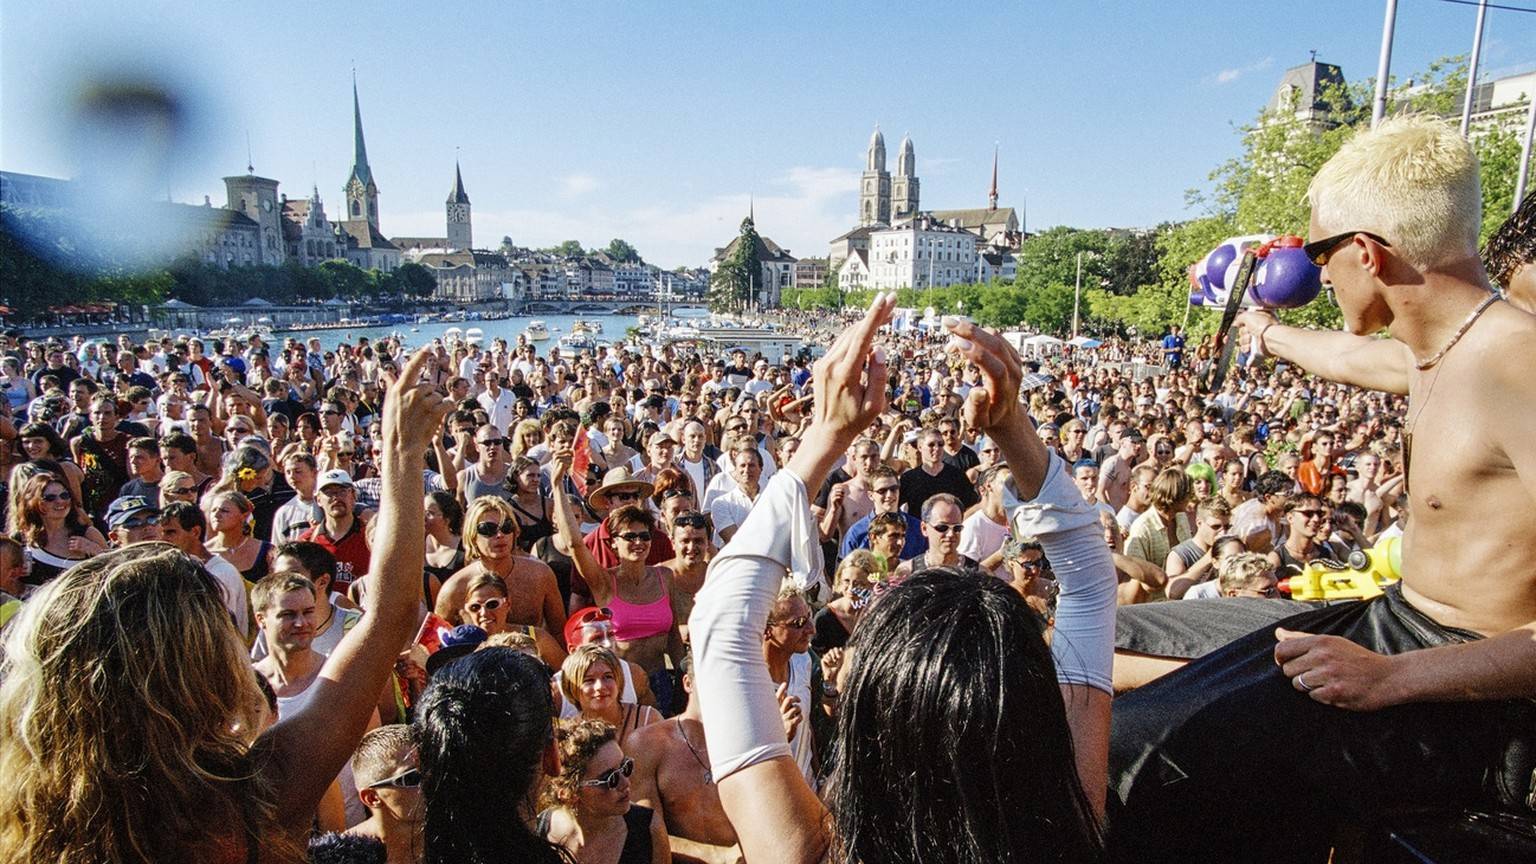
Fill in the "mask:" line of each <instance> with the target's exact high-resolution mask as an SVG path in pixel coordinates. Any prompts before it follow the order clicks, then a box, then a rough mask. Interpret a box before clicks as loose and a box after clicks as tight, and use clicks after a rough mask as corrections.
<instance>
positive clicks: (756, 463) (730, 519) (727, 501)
mask: <svg viewBox="0 0 1536 864" xmlns="http://www.w3.org/2000/svg"><path fill="white" fill-rule="evenodd" d="M727 455H728V456H729V457H730V460H731V474H732V477H733V479H735V481H736V488H734V489H732V490H730V491H729V492H725V493H724V494H721V495H718V496H716V497H715V499H714V500H713V501H712V502H711V503H710V505H709V514H710V516H711V517H712V518H713V520H714V523H715V533H716V534H718V535H719V537H720V539H721V541H723V542H725V543H729V542H731V538H732V537H734V536H736V529H737V528H740V527H741V523H742V522H745V521H746V519H747V514H748V513H750V512H752V504H753V503H754V502H756V501H757V496H758V495H759V494H760V493H761V492H762V477H763V456H762V453H761V452H759V450H758V448H756V447H754V446H752V443H751V442H750V441H749V440H747V439H745V438H742V439H738V440H737V442H736V444H735V446H733V447H731V449H730V452H729V453H728V454H727Z"/></svg>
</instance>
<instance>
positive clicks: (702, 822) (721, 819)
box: [629, 716, 736, 846]
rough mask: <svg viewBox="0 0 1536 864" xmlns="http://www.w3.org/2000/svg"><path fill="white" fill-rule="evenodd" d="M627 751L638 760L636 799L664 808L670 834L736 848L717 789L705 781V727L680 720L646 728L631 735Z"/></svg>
mask: <svg viewBox="0 0 1536 864" xmlns="http://www.w3.org/2000/svg"><path fill="white" fill-rule="evenodd" d="M683 726H686V729H683V728H680V727H683ZM684 732H686V734H687V736H688V740H687V741H684V739H683V734H684ZM689 742H691V743H692V744H693V749H692V750H690V749H689V747H688V744H689ZM629 751H630V752H631V753H633V754H634V756H635V789H634V797H635V801H636V802H637V803H640V804H644V805H646V806H652V807H654V808H655V809H657V810H660V811H661V813H662V815H663V817H664V818H665V819H666V823H667V831H668V833H670V834H672V835H673V836H675V837H683V838H686V839H688V840H692V841H694V842H696V843H706V844H709V845H711V846H734V845H736V829H734V828H732V827H731V823H730V820H729V819H727V818H726V816H725V808H723V807H722V806H721V805H720V792H719V789H718V788H716V786H715V784H714V783H712V782H709V781H708V780H706V779H705V778H706V777H707V776H709V769H708V768H707V767H706V766H707V765H708V764H709V750H708V749H707V748H706V746H705V744H704V727H703V724H701V723H699V722H698V721H697V720H691V719H689V718H688V717H686V716H682V717H674V718H673V719H671V720H667V721H664V722H661V723H652V724H651V725H649V726H642V727H640V728H639V729H636V730H635V731H634V732H632V733H630V737H629ZM695 751H697V757H695V755H694V754H695Z"/></svg>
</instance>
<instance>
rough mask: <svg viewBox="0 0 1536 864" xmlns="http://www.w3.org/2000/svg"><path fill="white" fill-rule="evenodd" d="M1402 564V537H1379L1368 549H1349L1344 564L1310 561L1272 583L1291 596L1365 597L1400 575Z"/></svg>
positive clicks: (1345, 598) (1380, 591) (1372, 594)
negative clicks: (1292, 574) (1352, 550)
mask: <svg viewBox="0 0 1536 864" xmlns="http://www.w3.org/2000/svg"><path fill="white" fill-rule="evenodd" d="M1402 566H1403V550H1402V541H1401V540H1400V539H1399V538H1397V537H1383V538H1382V539H1380V540H1378V541H1376V545H1375V546H1372V547H1371V548H1369V549H1357V550H1355V551H1354V552H1351V553H1349V561H1348V562H1347V565H1346V566H1344V567H1340V566H1339V565H1338V564H1337V563H1335V562H1332V561H1311V562H1308V563H1307V566H1306V568H1305V569H1304V570H1302V571H1301V572H1300V573H1298V574H1296V575H1295V576H1292V577H1290V578H1289V579H1281V580H1280V584H1279V585H1278V586H1276V587H1278V588H1279V589H1280V591H1281V593H1284V594H1289V595H1290V597H1291V599H1292V600H1369V599H1370V598H1372V597H1375V596H1377V595H1379V594H1381V593H1382V592H1383V591H1384V590H1386V587H1387V586H1388V585H1390V584H1391V583H1393V582H1396V581H1397V580H1398V579H1401V578H1402V575H1401V572H1402Z"/></svg>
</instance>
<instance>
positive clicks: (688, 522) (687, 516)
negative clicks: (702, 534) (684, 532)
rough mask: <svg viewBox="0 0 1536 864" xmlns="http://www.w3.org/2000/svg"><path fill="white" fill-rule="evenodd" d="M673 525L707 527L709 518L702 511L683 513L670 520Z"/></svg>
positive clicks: (706, 528)
mask: <svg viewBox="0 0 1536 864" xmlns="http://www.w3.org/2000/svg"><path fill="white" fill-rule="evenodd" d="M672 524H673V525H674V526H678V525H681V526H683V527H685V528H703V529H705V530H708V529H709V519H708V518H706V517H705V516H704V514H703V513H684V514H682V515H680V516H678V517H677V518H675V519H673V520H672Z"/></svg>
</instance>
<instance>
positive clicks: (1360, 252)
mask: <svg viewBox="0 0 1536 864" xmlns="http://www.w3.org/2000/svg"><path fill="white" fill-rule="evenodd" d="M1308 194H1309V197H1310V200H1311V204H1312V215H1311V224H1310V226H1309V236H1310V238H1311V239H1312V243H1310V244H1309V247H1308V253H1309V254H1310V255H1312V256H1313V258H1314V261H1316V262H1317V263H1318V264H1320V265H1321V266H1322V267H1323V276H1324V279H1325V280H1326V281H1327V282H1329V283H1331V284H1332V286H1333V289H1334V292H1335V294H1336V296H1337V298H1338V302H1339V305H1340V307H1341V309H1342V310H1343V317H1344V322H1345V328H1346V329H1347V331H1348V332H1347V333H1322V332H1309V331H1306V330H1300V329H1297V328H1291V327H1280V326H1278V325H1276V324H1275V323H1274V320H1273V318H1272V317H1269V316H1265V315H1262V314H1254V313H1248V314H1246V315H1245V316H1244V319H1243V322H1242V323H1243V325H1244V329H1245V330H1246V331H1247V333H1248V335H1249V336H1250V337H1251V338H1252V339H1254V340H1256V341H1257V343H1258V344H1259V346H1260V347H1262V348H1263V349H1264V350H1265V351H1266V352H1267V353H1270V354H1273V355H1277V356H1280V357H1283V358H1286V359H1292V360H1294V361H1296V362H1298V363H1300V365H1302V366H1303V367H1305V368H1307V369H1308V370H1310V371H1312V372H1315V373H1317V374H1320V375H1323V376H1324V377H1327V378H1331V379H1333V380H1337V381H1342V382H1346V383H1352V384H1356V385H1359V386H1364V387H1370V388H1374V389H1382V390H1387V391H1393V390H1398V391H1401V390H1404V389H1405V390H1406V391H1407V393H1408V394H1409V409H1408V419H1407V423H1406V428H1405V441H1404V461H1405V463H1406V465H1407V472H1406V473H1407V491H1408V496H1409V500H1410V502H1411V508H1412V512H1413V518H1412V519H1411V520H1410V521H1409V522H1408V524H1407V526H1406V531H1405V534H1404V537H1403V554H1402V577H1403V578H1402V581H1401V582H1400V583H1398V584H1397V585H1394V586H1391V587H1389V588H1388V590H1387V592H1386V594H1384V595H1383V596H1381V597H1377V598H1375V599H1374V600H1371V601H1368V602H1364V603H1359V604H1352V605H1346V606H1330V607H1325V608H1323V609H1322V610H1319V611H1317V612H1309V613H1303V614H1302V615H1300V616H1296V617H1294V618H1292V619H1290V621H1289V622H1288V623H1289V624H1290V625H1291V629H1275V630H1273V631H1271V630H1269V629H1268V628H1264V629H1260V630H1259V631H1256V632H1254V633H1251V634H1249V635H1248V636H1244V637H1241V638H1239V639H1237V640H1236V641H1234V642H1233V643H1231V644H1230V645H1227V646H1226V647H1224V648H1221V649H1218V650H1217V651H1215V652H1214V653H1212V654H1208V655H1206V656H1205V657H1202V658H1201V659H1200V660H1197V661H1195V662H1193V663H1191V664H1190V665H1188V666H1186V667H1184V668H1183V669H1182V670H1180V671H1179V672H1176V673H1174V674H1172V675H1169V676H1167V677H1165V678H1163V679H1160V680H1159V681H1157V682H1154V683H1153V684H1151V685H1148V686H1147V687H1144V688H1142V689H1140V690H1137V691H1135V692H1133V693H1131V694H1128V695H1126V696H1123V697H1121V698H1120V699H1118V700H1117V701H1116V705H1115V720H1114V723H1115V729H1114V743H1113V744H1112V746H1111V788H1112V789H1113V790H1114V791H1115V793H1116V794H1117V795H1118V796H1119V797H1120V799H1121V800H1122V802H1123V804H1124V806H1123V807H1122V808H1121V810H1120V811H1118V812H1117V817H1116V820H1115V826H1114V828H1115V833H1114V834H1113V835H1112V837H1111V847H1112V849H1113V851H1114V856H1115V857H1117V858H1119V859H1120V860H1166V859H1167V858H1168V857H1170V856H1172V855H1177V856H1179V857H1182V858H1184V859H1185V860H1210V859H1220V858H1233V856H1236V858H1242V859H1245V860H1259V859H1262V860H1323V858H1324V857H1326V853H1327V848H1328V846H1329V845H1330V844H1331V843H1332V841H1333V839H1334V834H1335V831H1336V829H1337V828H1338V827H1339V825H1340V823H1341V822H1353V823H1355V824H1359V823H1360V822H1362V821H1364V820H1366V819H1369V818H1370V817H1371V816H1372V815H1374V814H1375V813H1376V812H1379V811H1380V810H1381V809H1385V808H1390V807H1394V806H1399V805H1402V804H1405V803H1407V802H1409V801H1411V802H1412V803H1413V804H1414V805H1417V806H1425V807H1460V806H1468V805H1470V806H1493V805H1498V806H1506V807H1519V806H1523V804H1524V802H1523V801H1516V800H1504V799H1505V798H1510V799H1515V798H1523V797H1524V796H1525V794H1526V792H1527V789H1528V787H1529V784H1530V779H1531V766H1530V765H1529V764H1522V765H1518V766H1510V765H1505V764H1503V763H1502V762H1500V761H1498V760H1501V759H1502V755H1503V754H1504V753H1506V752H1515V749H1512V748H1510V747H1509V745H1510V744H1511V743H1512V742H1511V740H1510V739H1511V736H1514V735H1516V734H1519V733H1518V732H1516V731H1511V730H1522V729H1529V728H1531V723H1532V720H1531V718H1530V717H1529V716H1522V713H1521V712H1522V711H1528V710H1529V705H1528V702H1527V703H1522V702H1520V701H1517V700H1520V699H1526V700H1528V699H1529V697H1531V696H1533V695H1536V564H1533V562H1532V556H1531V554H1530V553H1531V549H1530V537H1531V536H1532V535H1533V533H1536V507H1533V506H1532V505H1533V503H1536V501H1533V499H1536V441H1533V440H1532V438H1531V436H1530V432H1529V430H1530V428H1531V426H1532V423H1533V422H1536V358H1533V357H1532V356H1530V355H1529V353H1528V352H1522V351H1515V350H1511V349H1512V347H1513V346H1520V345H1527V344H1530V342H1531V340H1532V339H1533V338H1536V318H1532V317H1531V316H1529V315H1527V314H1525V313H1523V312H1521V311H1520V310H1518V309H1515V308H1514V307H1512V306H1511V305H1510V304H1508V303H1500V302H1496V301H1497V295H1496V294H1494V293H1493V292H1492V290H1491V288H1490V287H1489V285H1488V282H1487V279H1486V276H1485V275H1484V273H1483V267H1482V263H1481V262H1480V261H1479V260H1478V257H1477V248H1476V242H1477V232H1478V224H1479V221H1480V214H1481V203H1480V200H1479V198H1480V195H1479V188H1478V173H1477V160H1476V157H1475V156H1474V155H1473V153H1472V150H1471V147H1470V146H1469V145H1468V144H1467V143H1466V142H1465V141H1464V140H1462V139H1461V137H1460V136H1459V135H1458V134H1457V133H1456V131H1455V129H1454V128H1452V127H1450V126H1448V125H1446V124H1444V123H1442V122H1440V121H1437V120H1432V119H1428V118H1423V117H1414V116H1406V117H1398V118H1393V119H1390V120H1386V121H1384V122H1383V123H1382V124H1381V125H1380V126H1378V127H1377V128H1376V129H1374V130H1372V131H1370V132H1366V133H1362V134H1361V135H1359V136H1358V137H1356V138H1355V139H1353V140H1352V141H1350V142H1349V143H1347V144H1346V145H1345V146H1344V147H1343V148H1342V149H1341V150H1340V151H1339V153H1338V154H1337V155H1335V156H1334V157H1333V158H1332V159H1331V160H1329V162H1328V163H1327V164H1326V165H1324V166H1323V168H1322V169H1321V171H1319V173H1318V175H1317V176H1316V178H1315V179H1314V180H1313V181H1312V185H1311V188H1310V189H1309V190H1308ZM1388 327H1390V328H1391V335H1392V338H1391V339H1390V340H1377V341H1365V340H1362V339H1361V338H1360V337H1362V336H1368V335H1370V334H1374V333H1376V332H1378V331H1380V330H1383V329H1385V328H1388ZM1405 381H1406V386H1404V384H1405ZM1415 442H1417V443H1418V446H1417V447H1414V446H1413V444H1414V443H1415ZM1184 602H1195V601H1184ZM1223 602H1231V601H1223ZM1309 629H1310V630H1313V631H1322V632H1316V633H1311V632H1306V631H1308V630H1309ZM1372 646H1375V647H1376V648H1379V650H1373V647H1372ZM1277 664H1278V665H1277ZM1197 691H1199V692H1198V695H1196V692H1197ZM1501 700H1502V701H1501ZM1314 703H1320V704H1322V705H1326V706H1332V707H1333V708H1337V709H1345V710H1343V711H1327V712H1319V711H1317V704H1314ZM1384 709H1390V710H1384ZM1196 717H1199V718H1201V720H1199V721H1196V719H1195V718H1196ZM1261 717H1262V718H1263V722H1262V723H1253V721H1254V720H1256V719H1257V718H1261ZM1302 718H1305V719H1302ZM1250 723H1252V725H1253V727H1254V728H1255V729H1257V727H1259V726H1262V727H1264V729H1265V731H1264V732H1263V733H1262V736H1263V740H1262V741H1260V740H1258V739H1257V738H1255V737H1253V736H1251V735H1249V734H1248V733H1246V732H1242V731H1239V727H1241V726H1243V725H1244V724H1250ZM1301 725H1304V726H1305V727H1306V728H1307V730H1308V733H1307V734H1308V738H1309V740H1310V741H1312V742H1315V743H1316V746H1311V747H1306V748H1300V749H1298V748H1287V747H1273V746H1272V743H1273V739H1272V738H1271V737H1269V736H1270V734H1271V732H1272V730H1274V729H1276V728H1299V726H1301ZM1212 729H1220V730H1222V732H1221V734H1219V735H1213V734H1210V732H1209V730H1212ZM1191 736H1198V738H1199V744H1198V747H1195V746H1192V745H1193V744H1194V739H1193V738H1192V737H1191ZM1196 749H1198V750H1199V751H1200V752H1199V753H1198V754H1197V753H1196ZM1173 776H1177V777H1178V778H1179V780H1180V782H1178V783H1177V784H1169V783H1167V782H1165V781H1164V780H1163V779H1161V778H1167V777H1173ZM1323 778H1326V780H1324V779H1323ZM1490 778H1492V780H1493V781H1497V782H1489V781H1490ZM1485 788H1492V789H1496V790H1498V792H1497V793H1485V792H1484V789H1485ZM1257 790H1263V792H1262V795H1261V796H1260V797H1262V798H1265V799H1266V800H1268V801H1274V800H1285V801H1287V802H1289V805H1290V806H1291V807H1292V808H1293V809H1292V810H1291V812H1290V814H1289V815H1290V816H1291V817H1292V818H1290V819H1288V820H1287V825H1286V827H1285V830H1283V831H1277V830H1274V826H1273V822H1272V818H1271V817H1272V813H1271V812H1270V811H1269V810H1268V808H1267V807H1263V808H1250V807H1232V806H1229V805H1231V804H1232V803H1233V802H1234V800H1236V799H1237V798H1239V797H1241V796H1244V795H1251V794H1253V793H1254V792H1255V791H1257ZM1493 794H1497V795H1498V796H1499V800H1497V801H1492V802H1489V801H1487V800H1486V799H1487V798H1489V797H1490V796H1491V795H1493ZM1213 807H1221V809H1222V818H1221V819H1219V820H1212V819H1210V818H1209V814H1210V813H1211V812H1212V809H1211V808H1213ZM1259 809H1262V810H1264V811H1265V812H1264V814H1263V815H1262V816H1261V815H1260V813H1259V812H1258V810H1259ZM1174 850H1177V852H1175V851H1174ZM1233 860H1235V858H1233Z"/></svg>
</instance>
